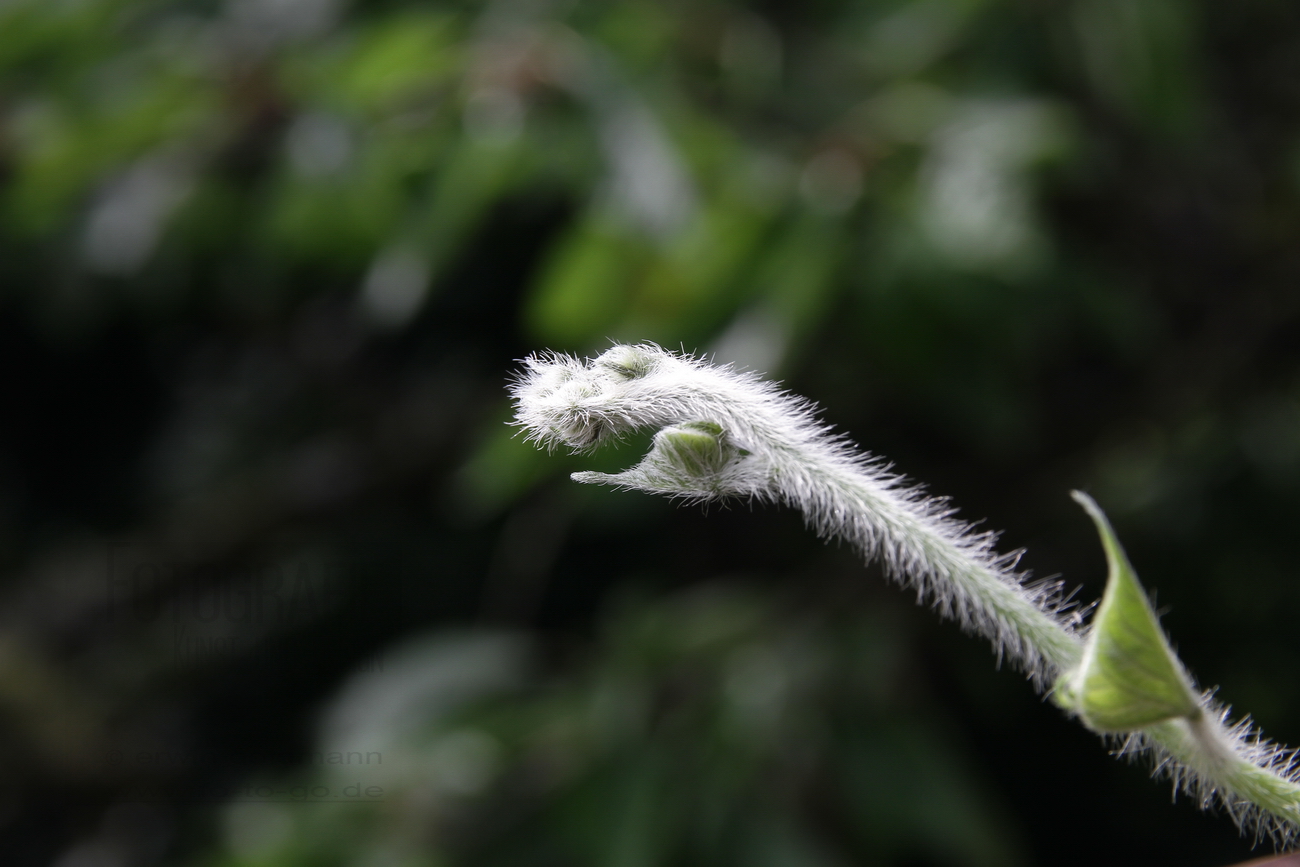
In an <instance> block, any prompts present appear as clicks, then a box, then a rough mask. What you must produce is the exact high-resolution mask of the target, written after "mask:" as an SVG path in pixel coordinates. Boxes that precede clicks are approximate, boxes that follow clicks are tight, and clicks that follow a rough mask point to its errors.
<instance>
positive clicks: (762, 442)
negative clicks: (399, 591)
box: [511, 344, 1300, 843]
mask: <svg viewBox="0 0 1300 867" xmlns="http://www.w3.org/2000/svg"><path fill="white" fill-rule="evenodd" d="M523 364H524V368H523V371H522V372H521V373H520V374H519V376H518V377H517V378H516V379H515V381H514V382H513V384H512V386H511V392H512V395H513V397H514V401H515V409H516V419H515V423H516V424H517V425H519V426H520V427H521V428H522V429H523V430H524V431H525V432H526V435H527V437H528V438H529V439H530V440H532V441H535V442H537V443H539V444H541V445H543V446H545V447H547V448H554V447H557V446H560V447H566V448H569V449H572V450H574V451H580V452H581V451H590V450H593V449H595V448H597V447H599V446H600V445H601V444H602V443H605V442H608V441H611V440H614V439H617V438H619V437H620V436H622V435H624V434H627V433H630V432H632V431H635V430H642V429H656V430H657V433H656V434H655V438H654V443H653V445H652V447H651V449H650V452H649V453H648V454H647V455H646V456H645V458H644V459H643V460H642V461H641V462H640V463H639V464H637V465H636V466H635V467H632V468H631V469H629V470H626V471H624V472H622V473H616V474H604V473H592V472H583V473H575V474H574V476H573V477H574V479H575V480H577V481H580V482H589V483H601V484H610V485H614V486H617V487H621V488H627V489H635V490H642V491H648V492H651V493H659V494H667V495H669V496H673V497H678V498H684V499H689V500H696V501H710V500H719V499H725V498H744V499H750V500H764V501H772V502H780V503H784V504H787V505H790V506H792V507H794V508H796V509H798V510H799V511H801V512H802V513H803V515H804V517H805V519H806V521H807V522H808V524H809V525H810V526H811V527H813V528H814V529H815V530H816V531H817V532H818V533H819V534H820V535H822V536H823V537H826V538H831V537H838V538H843V539H846V540H847V541H849V542H850V543H852V544H853V545H854V546H855V547H856V548H857V549H858V550H859V551H860V552H861V553H862V555H863V556H864V557H865V558H867V559H868V560H873V559H880V560H881V561H883V563H884V565H885V568H886V570H887V572H888V574H889V575H890V576H891V577H892V578H894V579H895V580H897V581H899V582H900V583H903V584H905V585H908V586H910V587H912V588H913V589H914V590H915V591H916V593H917V596H918V599H919V600H920V601H922V602H928V603H929V604H930V605H931V606H932V607H934V608H935V609H936V610H938V611H939V612H940V614H942V615H943V616H945V617H948V618H952V619H954V620H956V621H957V622H958V623H959V624H961V626H962V627H963V628H964V629H966V630H968V631H972V632H976V633H978V634H981V635H983V636H985V637H986V638H988V639H989V640H990V642H991V643H992V644H993V647H994V650H995V653H996V654H997V655H998V658H999V659H1002V658H1006V659H1009V660H1010V661H1011V662H1012V663H1013V664H1015V665H1016V666H1017V667H1019V668H1020V669H1021V670H1023V671H1024V672H1025V673H1026V675H1027V676H1028V677H1029V678H1030V679H1031V680H1032V681H1033V682H1034V684H1035V686H1036V687H1038V688H1040V689H1045V688H1046V689H1050V691H1051V694H1052V697H1053V699H1054V700H1055V701H1056V702H1057V704H1059V705H1060V706H1061V707H1063V708H1064V709H1066V710H1067V711H1069V712H1070V713H1071V714H1073V715H1074V716H1076V717H1077V718H1079V719H1080V721H1081V722H1083V723H1084V724H1085V725H1086V726H1088V727H1089V728H1091V729H1092V730H1094V731H1096V732H1098V733H1099V734H1102V735H1103V736H1106V737H1110V738H1118V739H1119V749H1118V752H1120V753H1127V754H1137V753H1147V754H1150V755H1151V756H1152V757H1153V758H1154V761H1155V765H1156V771H1157V772H1158V773H1164V774H1167V775H1168V776H1170V777H1171V778H1172V779H1173V781H1174V784H1175V787H1176V788H1175V790H1176V791H1178V790H1185V791H1189V792H1191V793H1192V794H1193V795H1195V796H1196V797H1197V798H1198V799H1199V800H1200V802H1201V804H1202V806H1211V805H1214V804H1218V805H1220V806H1222V807H1223V808H1224V809H1226V811H1227V812H1229V813H1230V814H1231V815H1232V816H1233V817H1234V819H1236V820H1237V822H1238V824H1239V825H1240V826H1241V827H1242V829H1243V830H1245V831H1248V832H1253V833H1254V834H1255V835H1256V837H1257V838H1258V837H1262V836H1266V835H1267V836H1272V837H1273V838H1274V839H1275V840H1276V841H1278V842H1280V843H1284V842H1289V841H1290V840H1291V839H1292V838H1293V837H1294V836H1295V833H1296V831H1297V830H1300V784H1298V783H1297V777H1298V776H1300V775H1298V774H1297V772H1296V768H1295V765H1296V756H1295V754H1294V753H1293V752H1292V751H1290V750H1286V749H1282V748H1280V747H1278V746H1276V745H1274V744H1271V743H1270V742H1268V741H1266V740H1264V739H1263V738H1261V737H1260V736H1259V735H1258V733H1257V732H1256V731H1255V730H1254V728H1253V727H1252V725H1251V724H1250V722H1249V720H1243V721H1241V722H1238V723H1235V724H1230V723H1229V721H1228V711H1227V710H1226V709H1225V708H1221V707H1218V706H1216V705H1215V704H1214V703H1213V701H1212V700H1211V698H1210V696H1209V694H1208V693H1202V692H1200V691H1197V690H1196V689H1195V688H1194V686H1193V683H1192V680H1191V677H1190V676H1189V675H1188V674H1187V672H1186V670H1185V669H1184V668H1183V666H1182V663H1181V662H1180V661H1179V660H1178V658H1177V657H1176V656H1175V655H1174V653H1173V651H1172V650H1171V649H1170V647H1169V644H1168V641H1167V640H1166V639H1165V637H1164V634H1163V632H1162V631H1161V630H1160V627H1159V624H1158V622H1157V620H1156V617H1155V614H1154V612H1153V611H1152V609H1151V605H1150V603H1149V601H1148V600H1147V597H1146V595H1145V593H1144V592H1143V591H1142V589H1141V586H1140V585H1139V584H1138V582H1137V577H1136V575H1135V574H1134V573H1133V571H1132V567H1131V566H1130V565H1129V564H1128V560H1127V558H1126V557H1125V555H1124V552H1123V550H1122V548H1121V547H1120V546H1119V543H1118V541H1117V540H1116V539H1115V536H1114V533H1113V531H1112V530H1111V528H1110V525H1109V523H1108V522H1107V521H1106V518H1105V516H1104V515H1103V514H1102V513H1101V511H1100V509H1098V508H1097V506H1096V504H1095V503H1093V502H1092V500H1091V499H1089V498H1088V497H1087V496H1086V495H1083V494H1079V493H1076V494H1075V498H1076V499H1077V500H1078V501H1079V502H1080V504H1081V505H1083V506H1084V508H1085V509H1086V510H1087V511H1088V513H1089V514H1090V515H1091V516H1092V518H1093V520H1094V522H1095V523H1096V525H1097V528H1098V531H1099V534H1100V536H1101V539H1102V543H1103V547H1104V548H1105V550H1106V555H1107V561H1108V564H1109V567H1110V576H1109V579H1108V582H1107V589H1106V594H1105V596H1104V597H1103V599H1102V601H1101V604H1100V605H1099V606H1098V608H1097V612H1096V614H1095V615H1094V616H1093V619H1092V622H1091V624H1090V625H1089V627H1088V628H1087V629H1084V628H1083V627H1082V626H1081V623H1080V618H1079V616H1078V614H1077V613H1075V612H1073V611H1072V610H1070V609H1069V608H1068V607H1067V606H1063V605H1062V603H1061V594H1060V584H1059V582H1047V583H1037V584H1031V583H1027V582H1026V580H1025V579H1026V576H1025V575H1024V574H1023V573H1021V572H1018V571H1016V568H1015V566H1016V562H1017V560H1018V554H1014V553H1013V554H1009V555H1007V554H998V553H997V551H996V550H995V548H994V543H995V541H996V535H995V534H994V533H990V532H976V531H974V530H973V529H972V527H971V525H969V524H966V523H963V522H961V521H958V520H957V519H955V518H954V517H953V510H952V509H951V508H950V507H949V506H948V505H947V503H946V501H944V500H941V499H931V498H927V497H926V496H924V495H923V494H922V493H921V492H920V491H919V490H918V489H917V488H916V487H915V486H912V485H910V484H909V483H907V482H906V481H905V480H904V479H903V478H902V477H901V476H899V475H897V474H894V473H892V472H890V471H889V468H888V467H887V466H886V465H885V464H884V463H883V462H882V461H880V460H879V459H876V458H873V457H870V456H868V455H865V454H863V453H862V452H860V451H859V450H857V449H856V448H855V447H854V446H853V445H852V444H851V443H850V442H848V441H847V440H846V439H844V438H843V437H840V436H837V435H835V434H833V433H831V432H830V431H829V429H828V428H826V427H825V426H824V425H822V424H821V423H820V422H818V421H817V420H816V418H815V415H814V408H813V406H812V405H811V404H810V403H809V402H807V401H805V400H804V399H802V398H799V397H796V396H793V395H790V394H788V393H785V392H783V391H781V390H780V389H779V388H777V387H776V386H775V385H773V384H771V383H769V382H765V381H763V380H761V379H759V378H757V377H755V376H752V375H750V374H745V373H738V372H736V371H734V370H732V369H730V368H727V367H716V366H712V365H709V364H707V363H705V362H703V361H701V360H699V359H696V358H693V357H690V356H685V355H678V354H675V353H670V352H666V351H665V350H663V349H660V348H659V347H657V346H653V345H648V344H643V345H637V346H615V347H613V348H612V349H610V350H608V351H607V352H605V353H604V354H602V355H600V356H599V357H597V358H594V359H590V360H581V359H577V358H574V357H571V356H567V355H562V354H556V353H546V354H541V355H536V356H533V357H531V358H528V359H525V360H524V362H523Z"/></svg>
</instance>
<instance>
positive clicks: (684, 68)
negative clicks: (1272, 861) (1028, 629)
mask: <svg viewBox="0 0 1300 867" xmlns="http://www.w3.org/2000/svg"><path fill="white" fill-rule="evenodd" d="M1297 239H1300V7H1297V6H1296V5H1295V4H1293V3H1287V2H1263V0H1244V2H1238V3H1233V4H1217V3H1209V2H1193V0H1074V2H1064V0H1059V2H1058V0H914V2H884V0H882V2H866V0H863V2H839V0H818V2H809V3H803V4H798V5H797V6H796V5H788V6H787V5H777V4H772V3H755V4H751V5H745V4H741V3H730V4H728V3H716V2H650V0H570V2H560V0H556V2H526V0H518V2H505V0H503V2H497V3H490V4H475V3H420V2H404V0H373V2H361V0H354V2H352V3H344V2H342V0H339V2H334V0H228V2H215V0H214V2H182V0H153V2H150V0H78V2H50V0H11V2H9V3H7V4H5V5H3V6H0V570H2V572H3V577H2V581H3V583H2V584H0V593H3V600H2V602H0V846H2V847H3V851H4V852H5V855H4V860H5V862H6V863H11V864H21V865H27V864H32V865H35V864H58V865H60V867H119V865H149V864H161V863H169V864H190V865H212V867H216V865H220V867H234V865H276V867H280V865H285V867H288V865H292V867H298V865H304V867H306V865H351V864H356V865H366V867H372V865H390V864H391V865H588V864H590V865H602V867H605V865H608V867H641V865H646V867H650V865H656V864H673V865H678V864H699V865H729V864H736V865H742V864H744V865H772V867H835V865H857V864H863V865H866V864H890V865H1015V864H1024V865H1027V864H1051V865H1070V864H1080V865H1082V864H1097V863H1109V864H1130V863H1131V864H1147V863H1160V864H1179V865H1207V867H1210V865H1226V864H1229V863H1232V862H1234V861H1237V860H1241V859H1244V858H1246V857H1249V856H1251V855H1252V854H1262V853H1263V852H1267V851H1270V849H1269V847H1268V845H1267V844H1265V846H1264V847H1263V848H1262V849H1255V850H1252V848H1251V843H1252V840H1251V838H1250V835H1249V834H1247V835H1246V836H1245V837H1244V838H1243V837H1241V836H1239V835H1238V832H1237V830H1236V828H1235V826H1234V824H1233V822H1232V820H1231V819H1230V818H1229V817H1226V816H1222V815H1212V814H1205V813H1201V812H1199V811H1198V810H1197V809H1196V805H1195V804H1193V803H1190V802H1189V801H1188V800H1187V799H1178V801H1177V802H1176V803H1174V804H1170V803H1169V800H1170V798H1169V785H1168V783H1167V782H1158V783H1153V782H1152V781H1150V780H1148V779H1147V776H1148V768H1147V767H1146V766H1145V765H1144V764H1143V763H1141V762H1138V763H1137V765H1136V766H1134V765H1130V764H1127V763H1124V762H1120V761H1116V760H1114V759H1113V758H1112V757H1110V756H1108V755H1107V745H1106V744H1103V743H1101V742H1099V740H1098V739H1097V738H1096V737H1094V736H1092V735H1091V734H1089V733H1088V732H1086V731H1085V730H1083V729H1082V727H1080V726H1078V725H1077V724H1076V723H1074V722H1072V721H1070V720H1068V719H1066V718H1065V717H1064V716H1063V715H1062V714H1061V713H1059V712H1058V711H1057V710H1056V709H1055V708H1053V707H1052V706H1051V705H1050V704H1046V703H1044V701H1043V700H1042V699H1041V698H1040V697H1039V696H1037V695H1035V694H1034V692H1033V690H1032V689H1031V688H1030V686H1029V685H1028V684H1027V683H1025V682H1024V680H1023V678H1022V677H1020V676H1019V675H1018V674H1017V673H1015V672H1014V671H1009V670H1005V669H1003V670H997V667H996V665H995V659H994V658H993V656H992V654H991V653H990V652H989V649H988V647H987V646H985V645H984V644H983V643H982V642H981V641H978V640H975V639H972V638H969V637H967V636H963V635H962V634H961V633H960V632H959V630H958V629H957V628H956V627H955V626H954V625H953V624H950V623H946V622H942V621H940V620H939V619H938V618H937V616H936V615H934V614H933V612H930V611H928V610H925V609H924V608H918V607H916V606H915V605H913V603H912V600H911V599H910V598H909V597H908V596H907V595H906V594H904V593H901V592H899V591H898V590H897V588H895V587H893V586H891V585H889V584H887V583H886V582H885V581H884V580H883V578H882V576H881V574H880V572H879V569H878V568H877V567H875V566H868V567H866V568H864V567H863V565H862V564H861V563H860V562H859V561H858V559H857V558H856V556H855V555H854V554H853V553H852V552H851V551H850V550H848V549H847V548H845V547H841V546H837V545H834V544H831V545H825V544H823V543H821V542H819V541H818V540H817V539H816V538H815V537H813V536H812V535H811V534H810V533H809V532H807V531H806V530H805V529H804V528H803V527H802V525H801V520H800V518H799V516H797V515H794V514H791V513H789V512H786V511H783V510H780V509H776V508H765V507H751V506H749V505H745V504H737V505H733V506H731V507H730V508H722V509H719V508H712V509H709V510H708V511H707V513H706V512H705V511H703V510H701V509H699V508H693V507H678V506H675V505H673V504H672V503H670V502H667V501H662V500H657V499H654V498H651V497H648V496H645V495H641V494H628V493H622V494H620V493H616V492H612V491H607V490H594V489H588V488H584V487H580V486H577V485H574V484H572V483H570V482H569V481H568V480H567V474H568V473H569V472H571V471H573V470H575V469H578V468H597V469H604V470H607V471H609V470H613V469H614V468H618V467H623V466H628V465H630V464H631V463H634V462H635V461H636V460H637V459H638V456H639V454H640V453H641V451H640V450H643V449H644V446H645V440H644V439H642V440H640V441H637V442H630V443H628V444H627V445H626V446H625V447H623V448H621V449H617V450H615V452H614V453H610V454H604V453H602V454H600V455H597V456H594V457H585V458H573V457H568V456H564V455H559V454H554V455H547V454H545V453H543V452H539V451H536V450H534V449H532V448H531V447H529V446H527V445H525V444H523V443H521V442H520V441H519V440H518V439H517V438H515V437H514V435H513V430H512V429H511V428H509V427H508V426H507V425H506V422H508V421H509V419H510V408H509V405H508V400H507V397H506V393H505V386H506V383H507V381H508V378H509V376H510V375H511V373H512V371H514V370H515V369H516V368H517V366H518V365H517V359H519V358H522V357H524V356H525V355H527V354H529V353H531V352H534V351H537V350H540V349H543V348H551V349H556V350H563V351H570V352H575V353H579V354H591V353H596V352H599V351H601V350H602V349H603V348H605V347H607V346H608V345H609V341H611V340H623V341H639V340H654V341H658V342H660V343H661V344H663V345H665V346H669V347H673V348H676V347H682V348H685V349H686V350H689V351H697V352H702V353H710V354H712V355H713V356H714V357H716V358H717V359H718V360H719V361H728V362H735V363H737V364H740V365H742V366H746V367H749V368H751V369H756V370H759V371H762V372H765V373H767V374H768V375H770V376H772V377H773V378H777V379H780V380H782V381H783V382H784V383H785V384H786V385H787V387H789V388H790V389H791V390H793V391H796V392H798V393H800V394H804V395H807V396H808V397H810V398H812V399H814V400H815V401H817V402H818V404H819V405H820V406H821V407H822V408H823V413H824V418H825V419H826V420H827V421H828V422H830V423H832V424H834V425H835V426H836V428H837V429H839V430H841V431H844V432H846V433H848V434H849V435H850V436H852V437H853V438H854V439H855V440H856V441H857V442H859V443H861V444H862V445H863V447H864V448H867V449H869V450H871V451H872V452H874V453H876V454H880V455H884V456H887V457H888V458H889V459H891V460H893V461H894V462H895V463H896V466H897V468H898V469H899V470H901V471H902V472H905V473H906V474H908V475H909V476H911V477H913V478H915V479H917V480H919V481H922V482H923V483H924V484H925V485H926V486H927V487H928V489H929V490H932V491H934V492H936V493H940V494H944V495H950V496H952V497H953V500H954V502H955V503H956V504H957V505H959V506H960V507H961V510H962V511H961V514H962V515H963V516H966V517H968V518H972V519H987V523H986V524H985V526H987V527H990V528H1004V529H1005V535H1004V536H1003V545H1004V548H1005V549H1013V548H1019V547H1024V548H1026V549H1027V553H1026V555H1025V558H1024V561H1023V562H1024V564H1025V565H1026V566H1027V567H1029V568H1030V569H1032V570H1033V572H1034V574H1035V575H1038V576H1051V575H1060V576H1062V577H1063V578H1064V580H1065V581H1066V583H1067V585H1068V586H1070V587H1079V588H1080V590H1079V594H1078V598H1079V599H1080V600H1081V601H1082V602H1084V603H1087V602H1090V601H1091V600H1093V599H1095V598H1097V596H1098V595H1099V594H1100V590H1101V586H1102V580H1103V568H1104V566H1103V561H1102V555H1101V550H1100V547H1099V545H1098V544H1097V542H1096V539H1095V535H1094V534H1093V531H1092V529H1091V527H1090V526H1089V524H1088V522H1087V520H1086V519H1085V517H1084V516H1083V514H1082V513H1081V512H1080V511H1079V510H1078V508H1077V507H1076V506H1075V505H1074V504H1073V503H1071V502H1070V500H1069V497H1068V492H1069V490H1070V489H1071V488H1082V489H1084V490H1087V491H1089V492H1090V493H1092V494H1093V495H1094V496H1095V497H1096V498H1097V500H1098V501H1099V502H1100V504H1101V505H1102V506H1103V508H1105V509H1106V510H1107V511H1108V513H1109V514H1110V516H1111V518H1112V520H1113V521H1114V523H1115V525H1116V528H1117V530H1118V532H1119V535H1120V536H1121V538H1122V539H1123V540H1124V543H1125V544H1126V546H1127V547H1128V550H1129V554H1130V556H1131V559H1132V560H1133V562H1134V564H1135V566H1136V568H1137V570H1138V572H1139V574H1140V575H1141V576H1142V578H1143V581H1144V583H1145V584H1146V585H1147V587H1148V588H1150V589H1151V590H1153V591H1155V592H1156V593H1157V595H1156V599H1157V602H1158V605H1159V606H1161V610H1162V611H1163V612H1165V615H1164V618H1163V623H1164V625H1165V627H1166V629H1167V630H1168V631H1169V632H1170V634H1171V636H1172V639H1173V641H1174V642H1175V644H1176V645H1177V647H1178V649H1179V651H1180V654H1181V655H1182V657H1183V659H1184V660H1185V661H1186V663H1187V664H1188V665H1189V667H1190V668H1191V670H1192V671H1193V672H1194V673H1195V675H1196V677H1197V679H1198V682H1199V683H1201V684H1203V685H1206V686H1213V685H1219V686H1221V689H1220V691H1219V698H1220V699H1221V700H1222V701H1224V702H1227V703H1229V704H1231V705H1233V706H1234V707H1236V708H1238V713H1245V712H1249V713H1250V714H1252V715H1253V716H1254V718H1255V719H1256V721H1257V722H1258V723H1259V724H1260V725H1261V726H1262V727H1263V729H1264V731H1265V732H1266V733H1267V734H1268V735H1269V736H1272V737H1275V738H1277V739H1279V740H1281V741H1283V742H1289V743H1300V694H1298V693H1297V690H1296V689H1295V678H1294V672H1295V670H1296V668H1297V663H1298V662H1300V658H1298V653H1300V640H1297V637H1296V633H1295V630H1294V627H1293V625H1292V624H1293V621H1294V616H1293V612H1294V607H1295V604H1296V601H1297V594H1300V589H1297V588H1298V587H1300V585H1297V583H1296V582H1295V580H1294V576H1293V566H1292V564H1293V563H1294V562H1295V560H1296V553H1297V546H1298V544H1300V543H1298V542H1297V539H1298V538H1300V536H1297V534H1296V533H1295V531H1294V527H1295V526H1296V523H1297V518H1300V319H1298V318H1297V310H1298V305H1300V295H1298V294H1297V290H1296V285H1297V277H1300V244H1297Z"/></svg>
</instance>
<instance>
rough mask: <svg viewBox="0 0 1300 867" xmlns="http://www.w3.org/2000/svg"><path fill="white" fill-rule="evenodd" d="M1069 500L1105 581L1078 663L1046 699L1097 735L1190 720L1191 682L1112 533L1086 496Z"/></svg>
mask: <svg viewBox="0 0 1300 867" xmlns="http://www.w3.org/2000/svg"><path fill="white" fill-rule="evenodd" d="M1074 499H1075V500H1076V501H1078V503H1079V504H1080V505H1082V506H1083V508H1084V509H1085V510H1086V511H1087V512H1088V514H1089V515H1090V516H1091V517H1092V520H1093V523H1095V524H1096V525H1097V532H1098V534H1099V535H1100V536H1101V544H1102V547H1103V548H1105V550H1106V562H1107V564H1108V567H1109V575H1108V576H1107V579H1106V592H1105V593H1104V594H1103V596H1102V599H1101V605H1100V606H1099V607H1098V608H1097V614H1096V616H1095V617H1094V618H1093V622H1092V630H1091V632H1090V633H1089V635H1088V640H1087V643H1086V644H1085V645H1084V651H1083V660H1082V661H1081V662H1080V664H1079V667H1078V668H1076V669H1075V670H1074V671H1072V672H1069V673H1067V674H1065V675H1062V677H1061V678H1060V679H1059V680H1058V681H1057V684H1056V689H1055V692H1054V694H1053V698H1054V700H1055V701H1056V702H1057V704H1059V705H1061V706H1062V707H1065V708H1067V709H1068V710H1071V711H1073V712H1074V713H1077V714H1078V715H1079V717H1080V718H1081V719H1082V720H1083V722H1084V724H1085V725H1087V726H1088V728H1090V729H1092V730H1093V731H1097V732H1115V733H1118V732H1131V731H1135V730H1137V729H1141V728H1145V727H1147V726H1149V725H1153V724H1155V723H1158V722H1162V721H1164V720H1168V719H1173V718H1175V717H1187V718H1189V719H1190V718H1195V717H1196V716H1198V715H1199V714H1200V713H1201V706H1200V700H1199V697H1198V696H1197V694H1196V691H1195V690H1194V689H1193V688H1192V682H1191V678H1190V677H1188V675H1187V672H1186V671H1185V670H1184V669H1183V666H1182V663H1180V662H1179V661H1178V657H1177V656H1175V655H1174V652H1173V650H1172V649H1170V647H1169V642H1168V641H1167V640H1166V638H1165V635H1164V632H1162V631H1161V629H1160V623H1159V621H1157V619H1156V615H1155V611H1153V610H1152V608H1151V602H1150V601H1149V600H1148V599H1147V596H1146V593H1145V592H1143V590H1142V585H1141V584H1139V583H1138V579H1137V575H1136V574H1135V573H1134V571H1133V567H1132V566H1131V565H1130V564H1129V561H1128V557H1126V556H1125V554H1124V549H1123V548H1122V547H1120V544H1119V540H1118V539H1116V538H1115V531H1114V530H1112V529H1111V526H1110V522H1109V521H1107V520H1106V516H1105V515H1104V514H1103V513H1102V511H1101V509H1100V508H1098V507H1097V504H1096V503H1095V502H1093V501H1092V498H1090V497H1088V496H1087V495H1086V494H1083V493H1080V492H1079V491H1075V492H1074Z"/></svg>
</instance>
